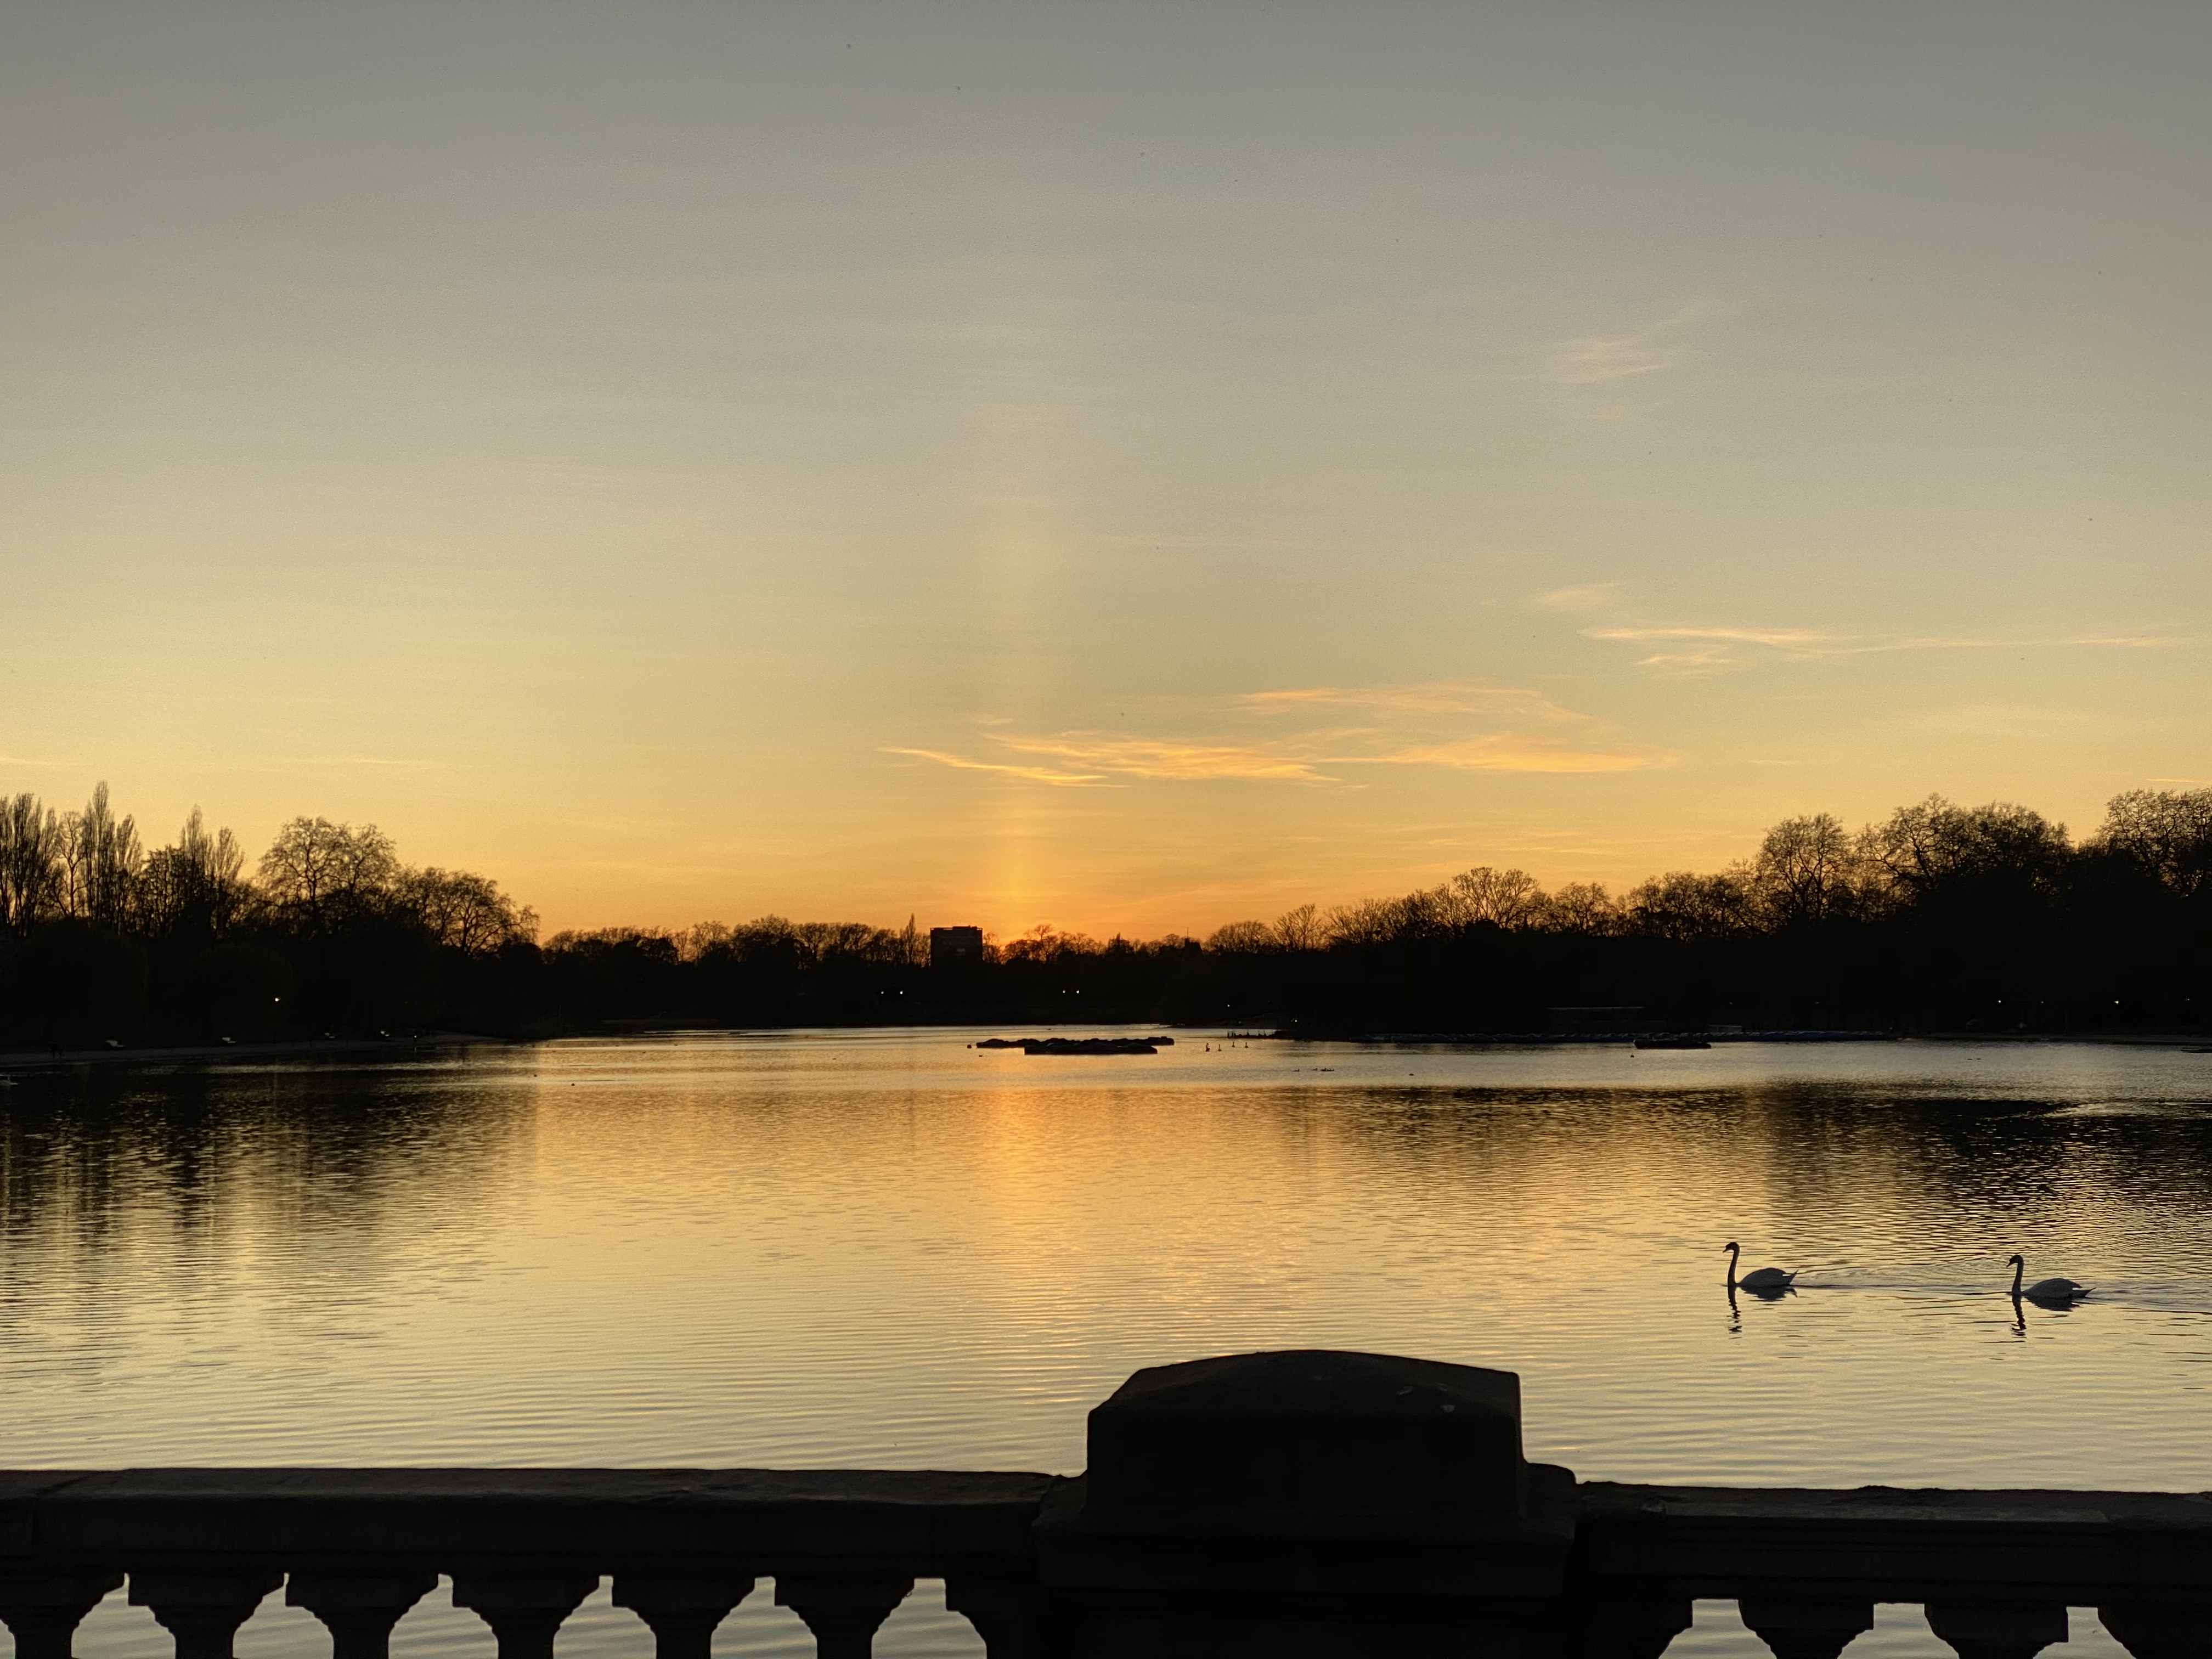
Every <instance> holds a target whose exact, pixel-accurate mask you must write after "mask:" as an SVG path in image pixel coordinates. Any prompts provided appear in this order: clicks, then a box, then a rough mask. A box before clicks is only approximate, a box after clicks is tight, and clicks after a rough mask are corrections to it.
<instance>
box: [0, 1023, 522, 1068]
mask: <svg viewBox="0 0 2212 1659" xmlns="http://www.w3.org/2000/svg"><path fill="white" fill-rule="evenodd" d="M505 1042H506V1039H504V1038H501V1037H490V1036H471V1035H469V1034H468V1033H467V1032H465V1031H430V1032H426V1033H425V1034H423V1035H422V1036H404V1037H301V1038H295V1039H292V1040H290V1041H288V1042H193V1043H179V1044H173V1045H167V1046H163V1047H159V1048H108V1047H106V1045H105V1044H103V1045H102V1046H100V1048H64V1049H63V1050H62V1051H61V1052H60V1053H58V1054H57V1053H55V1052H54V1051H53V1050H52V1048H0V1076H6V1075H8V1074H9V1073H18V1074H20V1073H24V1072H60V1071H67V1070H70V1069H71V1068H73V1067H76V1066H161V1065H169V1064H176V1063H188V1062H190V1061H192V1060H359V1059H362V1058H363V1057H365V1056H370V1055H375V1056H381V1057H385V1058H392V1057H396V1056H401V1055H408V1054H427V1053H428V1052H429V1051H430V1050H432V1049H435V1048H469V1047H471V1046H473V1045H476V1044H479V1043H489V1044H501V1045H503V1044H504V1043H505Z"/></svg>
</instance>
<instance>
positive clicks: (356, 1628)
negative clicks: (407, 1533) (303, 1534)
mask: <svg viewBox="0 0 2212 1659" xmlns="http://www.w3.org/2000/svg"><path fill="white" fill-rule="evenodd" d="M437 1583H438V1575H437V1574H436V1573H435V1572H431V1571H428V1570H424V1571H416V1572H399V1573H392V1572H383V1573H375V1572H364V1573H342V1572H295V1573H294V1574H293V1575H292V1582H291V1583H289V1584H287V1585H286V1586H285V1587H284V1600H285V1601H287V1602H289V1604H290V1605H291V1606H293V1607H305V1608H307V1611H308V1612H309V1613H313V1614H314V1615H315V1617H316V1618H318V1619H319V1620H322V1621H323V1624H324V1626H325V1628H326V1629H328V1630H329V1632H330V1633H331V1659H390V1656H391V1652H392V1626H394V1625H396V1624H398V1622H399V1621H400V1620H401V1619H403V1618H404V1617H405V1616H406V1613H407V1610H408V1609H409V1608H410V1607H413V1606H414V1605H415V1604H416V1602H417V1601H421V1600H422V1598H423V1597H424V1596H425V1595H428V1594H429V1593H430V1591H431V1590H433V1589H435V1588H436V1587H437Z"/></svg>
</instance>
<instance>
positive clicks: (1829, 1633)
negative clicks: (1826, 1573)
mask: <svg viewBox="0 0 2212 1659" xmlns="http://www.w3.org/2000/svg"><path fill="white" fill-rule="evenodd" d="M1735 1606H1736V1612H1737V1613H1739V1614H1740V1615H1741V1617H1742V1619H1743V1622H1744V1627H1745V1628H1746V1629H1747V1630H1749V1631H1750V1632H1751V1633H1752V1634H1753V1635H1754V1636H1756V1637H1757V1638H1759V1640H1760V1641H1762V1642H1764V1643H1765V1644H1766V1645H1767V1646H1768V1648H1770V1649H1771V1650H1772V1651H1773V1654H1774V1659H1836V1656H1837V1655H1838V1654H1839V1653H1841V1652H1842V1651H1843V1650H1844V1649H1845V1648H1847V1647H1849V1646H1850V1644H1851V1643H1852V1642H1853V1641H1855V1640H1856V1639H1857V1638H1859V1637H1861V1636H1863V1635H1865V1634H1866V1632H1869V1631H1870V1630H1872V1629H1873V1628H1874V1603H1873V1602H1871V1601H1857V1600H1854V1599H1852V1598H1850V1597H1848V1596H1836V1595H1824V1594H1823V1593H1822V1592H1821V1591H1820V1590H1818V1589H1807V1590H1804V1591H1802V1592H1798V1591H1793V1590H1790V1589H1784V1588H1780V1587H1777V1588H1774V1589H1767V1590H1765V1591H1762V1592H1761V1593H1760V1594H1759V1595H1747V1596H1745V1597H1744V1598H1743V1599H1742V1600H1741V1601H1738V1602H1737V1603H1736V1604H1735Z"/></svg>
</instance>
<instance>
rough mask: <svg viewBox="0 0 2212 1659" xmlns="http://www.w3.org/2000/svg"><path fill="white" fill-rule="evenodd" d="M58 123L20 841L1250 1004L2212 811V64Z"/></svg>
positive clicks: (13, 726)
mask: <svg viewBox="0 0 2212 1659" xmlns="http://www.w3.org/2000/svg"><path fill="white" fill-rule="evenodd" d="M6 36H7V50H6V51H5V52H0V150H4V153H6V154H7V155H9V157H10V158H11V161H10V165H9V167H6V168H5V169H0V222H4V224H5V226H6V227H7V228H6V233H5V235H6V242H5V246H6V252H7V257H6V258H5V259H4V261H0V388H4V396H0V435H4V443H0V501H4V502H5V504H6V505H5V510H4V512H0V617H4V619H5V627H4V633H0V640H4V646H5V648H4V651H0V791H7V792H13V791H15V790H22V789H27V790H31V791H33V792H35V793H39V794H40V795H42V796H45V797H46V798H48V799H50V800H52V801H53V802H55V803H57V804H58V805H70V804H73V803H74V802H76V801H78V800H81V799H82V798H83V797H84V796H85V795H86V794H87V793H88V792H89V791H90V789H91V787H92V786H93V784H94V782H95V781H99V780H101V779H106V781H109V783H110V784H111V786H112V789H113V792H114V794H115V797H116V799H117V802H118V805H119V806H120V807H121V808H122V809H124V810H126V811H132V812H134V813H135V814H136V815H137V818H138V820H139V823H140V825H141V827H142V830H143V833H144V834H145V835H146V836H147V839H148V840H149V843H158V842H162V841H166V840H168V839H170V838H172V837H173V834H174V826H175V824H176V823H179V822H181V820H182V819H183V817H184V816H185V813H186V812H187V811H189V810H190V809H191V807H192V806H193V805H195V804H197V805H201V806H203V807H204V809H205V810H206V811H207V814H208V817H209V818H210V820H211V821H213V822H216V823H228V824H229V825H232V826H233V827H234V828H235V829H237V830H238V832H239V834H240V836H241V838H242V839H244V840H245V841H246V842H247V844H248V845H249V847H252V848H255V849H257V850H258V848H259V847H261V846H263V845H265V844H266V842H267V841H268V839H269V838H270V836H271V835H272V834H273V833H274V831H275V829H276V827H277V826H278V824H279V823H282V822H283V821H284V820H285V819H287V818H289V817H292V816H294V815H295V814H299V813H319V814H322V815H325V816H327V817H331V818H333V819H339V820H344V821H350V822H356V823H359V822H363V821H373V822H374V823H379V824H380V825H381V826H382V827H383V828H384V829H386V831H388V832H389V833H391V834H392V836H394V837H395V838H396V840H397V841H398V844H399V850H400V852H401V854H402V855H403V856H404V857H405V858H407V859H408V860H410V861H412V862H416V863H423V864H437V865H441V866H448V867H452V866H461V867H466V868H472V869H477V870H482V871H483V872H487V873H489V874H491V875H493V876H495V877H496V878H498V879H499V880H500V881H501V883H502V884H504V885H505V886H506V887H507V888H508V889H509V890H512V891H513V892H514V893H516V894H517V895H518V896H520V898H521V899H523V900H524V901H525V902H529V903H531V904H532V905H534V906H535V907H536V908H538V911H539V912H540V914H541V915H542V916H543V917H544V921H545V924H546V926H547V927H549V928H556V927H598V926H605V925H611V924H617V923H632V924H641V925H660V926H681V925H684V924H688V923H690V922H692V921H700V920H704V919H708V918H720V919H722V920H725V921H739V920H742V919H744V918H746V917H750V916H754V915H762V914H764V913H768V912H771V911H773V912H781V913H782V914H785V915H793V916H795V917H803V918H835V919H847V918H851V919H859V920H866V921H875V922H878V923H884V924H889V925H894V926H895V925H898V924H899V923H902V922H903V921H904V920H905V919H906V917H907V916H908V915H910V914H912V915H916V916H917V917H918V918H919V920H920V922H921V925H922V926H924V927H927V926H930V925H933V924H945V923H954V922H979V923H981V924H982V925H984V926H986V927H990V928H992V929H993V930H994V931H996V932H999V933H1008V934H1011V933H1018V932H1020V931H1023V930H1024V929H1027V928H1028V927H1031V926H1033V925H1035V924H1037V923H1041V922H1043V923H1050V924H1053V925H1054V926H1058V927H1063V928H1077V929H1083V930H1085V931H1090V932H1092V933H1099V934H1102V935H1103V934H1108V933H1114V932H1117V931H1118V932H1123V933H1131V934H1152V933H1160V932H1164V931H1168V930H1171V929H1172V930H1175V931H1180V932H1191V933H1205V932H1206V931H1208V930H1209V929H1210V928H1212V927H1214V926H1216V925H1218V924H1219V923H1222V922H1225V921H1231V920H1235V919H1238V918H1241V917H1246V916H1255V917H1267V916H1273V915H1276V914H1277V913H1279V911H1281V910H1283V909H1285V908H1288V907H1289V906H1291V905H1293V904H1296V903H1298V902H1304V901H1307V900H1314V901H1316V902H1322V903H1324V904H1326V903H1328V902H1339V901H1344V900H1349V899H1353V898H1358V897H1360V896H1367V895H1375V894H1387V893H1393V892H1399V891H1403V890H1407V889H1410V888H1412V887H1413V886H1416V885H1425V884H1433V883H1435V882H1437V881H1438V880H1441V879H1443V878H1445V877H1446V876H1448V875H1449V874H1450V873H1451V872H1454V871H1455V870H1459V869H1463V868H1465V867H1467V866H1471V865H1476V864H1494V865H1516V866H1522V867H1524V868H1526V869H1528V870H1529V871H1530V872H1533V873H1534V874H1535V875H1537V876H1538V877H1539V878H1541V879H1542V880H1543V881H1545V882H1546V883H1547V884H1557V883H1560V882H1565V881H1577V880H1600V881H1605V882H1608V883H1611V884H1615V885H1616V886H1619V885H1621V884H1628V883H1632V882H1634V881H1636V880H1638V879H1640V878H1643V877H1644V876H1646V875H1649V874H1650V873H1653V872H1658V871H1661V870H1666V869H1679V868H1707V869H1710V868H1716V867H1719V866H1723V865H1724V864H1725V863H1727V862H1728V861H1729V860H1732V859H1735V858H1738V857H1741V856H1743V855H1744V854H1747V853H1749V852H1750V851H1751V850H1752V849H1753V848H1754V847H1755V846H1756V844H1757V841H1758V838H1759V834H1760V833H1761V831H1762V830H1763V829H1765V826H1767V825H1768V824H1770V823H1773V822H1775V821H1776V820H1778V819H1779V818H1782V817H1788V816H1791V815H1794V814H1798V813H1803V812H1813V811H1830V812H1833V813H1835V814H1837V815H1838V817H1842V818H1843V819H1844V820H1845V821H1846V822H1847V823H1854V824H1856V823H1861V822H1864V821H1867V820H1869V819H1872V818H1878V817H1882V816H1886V815H1887V812H1888V811H1891V810H1892V809H1893V808H1894V807H1895V806H1897V805H1900V804H1903V803H1905V802H1908V801H1911V800H1916V799H1920V798H1921V797H1923V796H1925V795H1927V794H1928V793H1930V792H1931V791H1941V792H1942V793H1946V794H1948V795H1949V796H1951V797H1952V798H1954V799H1959V800H1961V801H1966V802H1979V801H1983V800H1989V799H2009V800H2017V801H2021V802H2025V803H2027V804H2028V805H2033V806H2036V807H2038V808H2039V809H2040V810H2042V811H2045V812H2047V813H2049V814H2051V815H2052V816H2054V817H2059V818H2062V819H2063V820H2064V821H2066V822H2067V823H2069V825H2071V826H2072V827H2073V828H2074V829H2075V830H2076V832H2077V833H2080V832H2084V831H2087V830H2088V829H2093V827H2094V825H2095V823H2097V821H2098V820H2099V819H2100V817H2101V816H2102V812H2103V807H2104V803H2105V802H2106V799H2109V798H2110V797H2111V796H2112V795H2113V794H2115V793H2118V792H2119V791H2121V790H2124V789H2129V788H2135V787H2203V786H2204V785H2207V784H2212V672H2208V666H2209V665H2208V660H2207V658H2208V649H2212V557H2208V547H2207V542H2208V532H2207V526H2208V523H2212V519H2208V514H2207V511H2206V509H2207V507H2208V496H2209V495H2212V467H2208V465H2207V464H2206V457H2207V454H2208V450H2212V442H2208V441H2212V409H2208V406H2207V398H2206V395H2205V386H2206V383H2207V368H2208V347H2212V307H2208V305H2207V303H2206V301H2207V297H2208V295H2207V291H2206V290H2207V276H2206V273H2207V271H2208V270H2212V178H2208V176H2207V175H2208V170H2209V169H2208V157H2212V101H2208V100H2206V99H2205V98H2204V97H2203V84H2204V80H2205V77H2206V76H2207V74H2208V72H2209V71H2212V9H2207V8H2204V7H2203V6H2201V5H2197V4H2186V5H2185V4H2178V3H2177V4H2172V5H2152V4H2140V3H2127V0H2121V3H2116V4H2112V5H2106V6H2099V7H2082V6H2079V5H2064V6H2061V5H2055V4H2044V3H2017V0H2003V3H1996V0H1972V3H1950V4H1946V3H1933V4H1930V3H1913V4H1895V3H1881V0H1875V3H1868V4H1863V5H1857V6H1851V7H1840V6H1834V5H1813V4H1790V3H1780V4H1777V3H1760V4H1670V3H1650V0H1641V3H1633V4H1574V3H1557V4H1543V5H1537V4H1534V3H1527V4H1519V5H1502V6H1496V5H1494V6H1479V5H1468V4H1454V5H1449V6H1444V5H1435V6H1431V5H1415V4H1382V5H1377V6H1366V7H1341V6H1339V7H1322V6H1317V5H1304V4H1267V5H1259V4H1237V3H1221V4H1209V5H1195V6H1194V5H1190V4H1188V3H1178V4H1175V5H1146V4H1139V3H1115V4H1110V5H1109V4H1085V5H1054V4H1049V3H1023V4H1018V5H1016V4H989V3H979V0H938V3H932V4H927V5H920V4H896V3H871V4H848V3H838V0H810V3H806V4H777V3H751V4H746V5H730V4H716V5H703V4H701V5H693V4H681V3H667V0H640V3H633V4H626V5H623V6H615V5H599V6H586V5H578V4H564V3H558V0H532V3H530V4H527V5H526V4H522V3H519V0H487V3H465V0H463V3H452V0H441V3H435V4H430V3H422V4H411V3H379V4H376V5H357V4H356V5H337V4H313V3H285V4H281V5H278V4H270V5H243V4H240V5H232V4H216V3H205V0H161V3H102V0H73V3H70V4H65V5H64V4H59V3H48V0H34V3H33V4H31V5H29V6H27V7H25V8H21V9H17V10H15V11H13V12H11V14H10V21H9V23H8V25H7V26H6Z"/></svg>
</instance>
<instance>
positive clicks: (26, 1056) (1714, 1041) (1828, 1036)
mask: <svg viewBox="0 0 2212 1659" xmlns="http://www.w3.org/2000/svg"><path fill="white" fill-rule="evenodd" d="M1067 1024H1069V1023H1068V1022H1065V1021H1062V1022H1054V1025H1053V1026H1051V1027H1040V1028H1039V1029H1040V1030H1054V1029H1065V1028H1066V1025H1067ZM1109 1024H1127V1022H1109ZM976 1029H981V1028H979V1027H976V1026H974V1025H971V1024H968V1023H966V1022H957V1023H950V1024H943V1025H937V1024H913V1025H900V1026H889V1027H878V1026H857V1025H856V1026H757V1025H755V1026H728V1027H714V1026H699V1025H688V1024H670V1025H659V1026H640V1027H633V1028H631V1029H629V1030H622V1031H597V1032H593V1031H573V1032H559V1033H554V1034H549V1035H546V1036H526V1037H505V1036H489V1035H486V1034H483V1033H478V1032H468V1031H433V1032H428V1033H425V1034H424V1035H422V1036H413V1037H298V1038H290V1039H287V1040H284V1041H281V1042H232V1043H215V1042H194V1043H165V1044H161V1045H160V1046H157V1047H149V1048H68V1049H64V1050H63V1051H62V1052H61V1053H60V1054H52V1053H51V1052H48V1051H46V1050H41V1049H36V1048H14V1049H0V1078H7V1077H9V1076H21V1075H23V1074H26V1073H41V1072H55V1073H58V1072H66V1071H74V1070H76V1069H77V1068H78V1067H81V1066H179V1065H181V1066H189V1065H196V1064H205V1063H208V1062H210V1061H223V1060H232V1061H235V1060H364V1059H375V1058H400V1057H409V1056H413V1055H417V1054H424V1053H428V1052H435V1051H443V1050H447V1049H454V1048H512V1047H514V1046H517V1045H518V1044H525V1043H534V1042H550V1041H556V1040H557V1039H558V1038H559V1037H562V1036H586V1037H588V1036H599V1037H607V1036H614V1037H624V1036H629V1037H647V1036H671V1035H674V1034H677V1033H680V1032H700V1031H715V1030H730V1031H750V1032H759V1031H800V1030H805V1031H836V1030H907V1031H915V1032H921V1031H959V1030H976ZM1146 1029H1148V1030H1160V1029H1162V1028H1161V1026H1160V1025H1159V1024H1158V1023H1157V1022H1155V1023H1154V1024H1152V1025H1150V1026H1148V1027H1146ZM1165 1029H1168V1030H1186V1031H1207V1030H1212V1028H1211V1027H1210V1026H1186V1025H1176V1026H1169V1027H1167V1028H1165ZM1239 1035H1240V1036H1245V1037H1248V1038H1249V1039H1250V1040H1252V1041H1255V1042H1258V1041H1267V1042H1316V1043H1321V1042H1339V1043H1346V1044H1349V1045H1352V1046H1355V1047H1359V1048H1393V1047H1400V1046H1403V1047H1407V1048H1572V1047H1578V1046H1580V1047H1597V1048H1613V1047H1619V1046H1625V1045H1626V1044H1629V1043H1632V1042H1634V1041H1635V1039H1636V1037H1637V1036H1638V1035H1644V1034H1639V1033H1635V1032H1610V1031H1607V1032H1591V1033H1587V1034H1583V1033H1577V1034H1572V1035H1568V1034H1560V1033H1548V1032H1513V1033H1496V1034H1490V1033H1482V1032H1457V1033H1455V1032H1443V1031H1437V1032H1377V1033H1374V1034H1372V1035H1359V1036H1352V1035H1344V1034H1330V1035H1326V1036H1324V1035H1322V1034H1319V1033H1316V1034H1314V1035H1312V1036H1304V1035H1301V1034H1299V1033H1297V1032H1292V1031H1271V1032H1267V1033H1260V1032H1242V1033H1239ZM1699 1035H1701V1036H1705V1039H1706V1041H1707V1042H1709V1043H1710V1044H1711V1046H1712V1047H1714V1048H1735V1047H1738V1046H1740V1045H1743V1044H1748V1043H1768V1044H1773V1045H1776V1046H1787V1047H1825V1046H1831V1045H1844V1044H1856V1043H1867V1042H1987V1043H1999V1042H2002V1043H2021V1044H2033V1043H2082V1044H2087V1045H2092V1046H2095V1047H2100V1048H2177V1049H2180V1050H2182V1051H2184V1052H2199V1053H2212V1033H2206V1032H2202V1031H2142V1032H2100V1031H2089V1032H2079V1033H2073V1032H2063V1031H1914V1032H1910V1033H1906V1032H1889V1031H1790V1030H1778V1031H1743V1032H1735V1031H1729V1032H1723V1033H1718V1034H1713V1033H1700V1034H1699Z"/></svg>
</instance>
